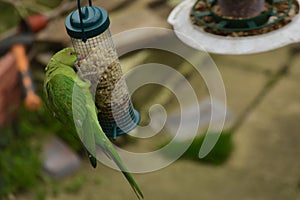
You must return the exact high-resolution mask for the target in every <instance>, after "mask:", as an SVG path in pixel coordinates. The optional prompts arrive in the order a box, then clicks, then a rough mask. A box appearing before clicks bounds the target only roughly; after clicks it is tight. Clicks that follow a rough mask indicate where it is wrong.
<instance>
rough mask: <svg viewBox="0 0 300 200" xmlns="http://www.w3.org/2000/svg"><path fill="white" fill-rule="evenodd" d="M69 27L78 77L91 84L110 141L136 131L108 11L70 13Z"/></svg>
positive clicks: (93, 9)
mask: <svg viewBox="0 0 300 200" xmlns="http://www.w3.org/2000/svg"><path fill="white" fill-rule="evenodd" d="M65 26H66V29H67V33H68V34H69V36H70V37H71V41H72V45H73V47H74V49H75V51H76V52H77V53H78V63H77V65H78V66H77V68H78V75H79V76H80V77H81V78H82V79H84V80H86V81H88V82H90V83H91V88H90V89H91V91H92V93H93V94H95V103H96V106H97V109H98V120H99V123H100V125H101V127H102V129H103V131H104V132H105V133H106V135H107V136H108V137H112V138H114V139H115V138H116V137H117V136H120V135H123V134H126V133H128V132H129V131H131V130H132V129H134V128H135V127H136V126H137V124H138V123H139V121H140V115H139V113H138V112H137V111H136V110H135V109H134V108H133V105H132V102H131V100H130V96H129V93H128V88H127V85H126V82H125V79H124V77H123V73H122V69H121V65H120V62H119V59H118V55H117V52H116V49H115V46H114V43H113V40H112V36H111V32H110V29H109V26H110V20H109V16H108V13H107V11H106V10H105V9H103V8H101V7H98V6H92V2H91V1H89V6H84V7H81V5H80V1H78V9H77V10H75V11H73V12H72V13H70V14H69V15H68V16H67V18H66V20H65Z"/></svg>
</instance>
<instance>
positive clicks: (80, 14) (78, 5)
mask: <svg viewBox="0 0 300 200" xmlns="http://www.w3.org/2000/svg"><path fill="white" fill-rule="evenodd" d="M89 6H92V0H89ZM77 8H78V12H79V20H80V26H81V31H82V35H83V37H82V38H81V39H82V41H83V42H86V41H87V37H86V34H85V32H84V27H83V20H82V13H81V1H80V0H77Z"/></svg>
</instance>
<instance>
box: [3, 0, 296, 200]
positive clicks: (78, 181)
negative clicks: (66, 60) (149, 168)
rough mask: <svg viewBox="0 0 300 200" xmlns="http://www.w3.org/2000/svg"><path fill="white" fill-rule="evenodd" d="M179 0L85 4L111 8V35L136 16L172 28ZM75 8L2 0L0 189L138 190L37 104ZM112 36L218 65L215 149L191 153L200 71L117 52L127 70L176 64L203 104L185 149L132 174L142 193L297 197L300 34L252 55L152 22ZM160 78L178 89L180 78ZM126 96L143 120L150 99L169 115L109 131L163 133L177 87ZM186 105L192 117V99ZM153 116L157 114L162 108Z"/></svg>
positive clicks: (133, 146) (25, 195)
mask: <svg viewBox="0 0 300 200" xmlns="http://www.w3.org/2000/svg"><path fill="white" fill-rule="evenodd" d="M180 2H181V1H179V0H143V1H137V0H110V1H104V0H95V1H93V4H94V5H98V6H101V7H104V8H105V9H106V10H108V12H109V16H110V20H111V27H110V28H111V31H112V34H114V35H115V34H118V33H121V32H123V31H128V30H131V29H133V28H143V27H161V28H168V29H172V27H171V25H169V24H168V22H167V17H168V15H169V14H170V12H171V11H172V9H173V8H174V7H175V6H176V5H178V4H179V3H180ZM83 3H85V2H84V1H83ZM76 8H77V7H76V1H70V0H63V1H60V0H53V1H42V0H0V22H1V23H0V56H1V57H0V59H1V60H0V199H12V200H13V199H17V200H19V199H20V200H29V199H39V200H40V199H41V200H42V199H59V200H65V199H78V200H79V199H105V200H110V199H111V200H117V199H135V198H136V197H135V195H134V193H133V191H132V190H131V188H130V186H129V185H128V183H127V182H126V180H125V179H124V178H123V177H122V174H121V173H120V172H118V171H115V170H113V169H110V168H109V167H107V166H105V165H102V164H101V163H99V164H98V167H97V169H93V168H92V167H91V166H90V165H89V161H88V160H87V157H86V154H85V152H84V151H83V149H82V146H81V145H80V143H79V142H78V141H77V140H75V139H74V138H73V137H72V136H71V134H69V133H68V130H67V129H66V128H65V127H64V126H62V125H61V124H60V123H59V122H58V121H57V120H56V119H55V118H54V117H53V114H52V113H50V112H49V111H48V109H47V108H46V106H45V105H44V99H43V94H42V87H43V81H44V78H45V72H44V68H45V66H46V65H47V63H48V62H49V61H50V58H51V57H52V55H53V54H54V53H55V52H57V51H58V50H60V49H62V48H64V47H66V46H71V41H70V37H69V36H68V35H67V33H66V30H65V26H64V20H65V17H66V15H67V14H68V13H70V12H71V11H72V10H74V9H76ZM38 14H42V15H38ZM118 42H119V43H116V46H117V49H118V50H120V51H121V50H122V48H123V49H126V48H132V47H131V45H132V46H135V45H136V44H135V42H144V43H153V42H157V43H161V42H165V44H166V46H171V47H172V48H183V49H184V48H185V49H186V52H189V54H190V56H191V57H193V56H194V57H195V59H196V60H197V62H198V63H202V64H203V65H205V66H208V67H209V66H212V65H216V66H217V67H218V69H219V71H220V73H221V76H222V78H223V81H224V85H225V89H226V95H227V102H223V103H227V114H226V123H225V128H224V131H223V132H222V134H221V137H220V139H219V140H218V142H217V144H216V146H215V147H214V149H213V150H212V152H211V153H210V154H208V156H206V157H205V158H203V159H199V158H198V152H199V148H200V146H201V144H202V142H203V136H204V133H206V130H207V125H208V122H209V119H210V108H211V105H210V103H209V101H208V98H209V93H208V90H207V87H206V84H205V82H204V80H203V78H202V77H201V76H200V75H199V74H198V73H196V72H195V69H194V68H193V66H192V65H191V63H189V62H187V61H186V60H185V59H184V58H182V57H180V56H178V55H174V54H173V53H171V52H167V51H163V50H157V49H142V50H136V51H133V52H130V53H127V54H124V55H122V56H121V58H120V61H121V65H122V70H123V72H124V73H126V72H128V71H130V70H131V69H133V68H135V67H137V66H139V65H141V64H146V63H160V64H164V65H167V66H169V67H171V68H173V69H175V70H177V71H178V72H180V73H181V74H182V75H183V76H184V77H185V78H186V80H188V81H189V83H190V84H191V86H192V88H193V89H194V91H195V94H196V96H197V99H198V101H199V105H200V111H201V113H200V115H201V118H200V124H199V130H198V132H199V134H198V136H197V137H196V138H195V140H194V141H193V143H192V145H191V146H190V148H189V149H188V150H187V151H186V152H185V154H184V155H183V156H182V157H181V158H180V159H179V160H177V161H175V162H174V163H172V164H171V165H170V166H167V167H165V168H163V169H161V170H158V171H155V172H149V173H142V174H134V177H135V178H136V180H137V182H138V184H139V185H140V187H141V188H142V190H143V192H144V195H145V199H149V200H151V199H156V200H160V199H163V200H166V199H300V159H299V157H300V132H299V130H300V123H299V120H300V93H299V92H298V90H299V89H297V88H299V83H300V79H299V76H300V67H299V65H300V53H299V52H300V51H299V50H300V48H299V44H297V43H295V44H293V45H289V46H286V47H282V48H279V49H275V50H272V51H268V52H265V53H259V54H251V55H238V56H237V55H217V54H209V56H210V57H209V59H208V58H207V57H208V54H205V56H204V57H203V56H202V55H203V53H200V52H199V51H197V50H194V49H192V48H189V47H187V46H185V45H184V44H182V43H181V42H180V41H179V40H178V39H177V38H176V36H175V35H174V34H167V35H160V34H156V33H149V35H144V36H142V37H140V38H137V37H136V36H133V37H132V38H129V39H128V41H118ZM17 44H22V45H21V47H22V48H23V49H24V50H25V52H26V54H25V55H24V56H23V57H21V58H20V60H22V62H23V64H24V65H25V68H24V67H20V64H18V63H16V60H15V54H14V47H16V46H17ZM216 45H217V44H216ZM171 47H170V48H171ZM22 48H21V49H22ZM26 62H28V63H29V65H28V66H27V67H26ZM21 66H22V64H21ZM24 74H25V75H26V74H30V77H31V78H28V77H29V76H25V75H24ZM154 74H155V73H154ZM166 80H168V81H169V82H170V83H171V84H175V85H176V88H179V89H181V90H182V92H184V91H185V88H184V87H181V86H182V85H181V82H180V80H176V79H174V78H172V77H166ZM132 102H133V104H134V106H135V108H136V109H137V110H138V111H139V112H140V114H141V125H147V124H149V122H150V117H149V109H150V108H151V106H153V105H155V104H160V105H162V106H163V107H164V109H165V111H166V113H167V114H168V115H167V116H168V120H167V122H166V124H165V126H164V127H163V128H162V129H161V130H160V131H159V134H157V135H155V137H151V138H147V139H136V138H134V137H131V136H126V137H122V138H120V139H118V140H117V141H115V143H116V144H117V145H118V146H119V147H121V148H124V149H126V150H129V151H132V152H149V151H152V150H157V149H159V148H161V147H162V146H164V145H165V144H167V143H168V142H169V141H170V140H171V139H172V137H173V136H172V132H173V129H176V128H177V126H178V119H179V117H178V116H180V106H179V104H178V101H177V100H176V97H175V96H174V94H173V93H172V92H171V91H170V90H168V89H167V88H165V87H163V86H160V85H156V84H149V85H145V86H143V87H141V88H139V89H138V90H137V91H135V93H134V94H133V95H132ZM220 106H221V107H222V106H223V104H222V103H220ZM185 109H187V110H188V112H190V116H191V120H193V116H194V115H193V110H194V109H193V105H187V107H186V108H185ZM220 109H221V110H222V108H220ZM215 112H216V113H218V110H216V111H215ZM151 120H152V121H151V124H152V125H153V126H154V127H155V126H156V125H157V126H159V123H160V119H159V118H158V119H156V118H155V117H154V118H153V119H151ZM186 132H187V135H188V132H189V128H188V126H187V127H186ZM136 134H138V132H137V133H136ZM178 145H180V142H178Z"/></svg>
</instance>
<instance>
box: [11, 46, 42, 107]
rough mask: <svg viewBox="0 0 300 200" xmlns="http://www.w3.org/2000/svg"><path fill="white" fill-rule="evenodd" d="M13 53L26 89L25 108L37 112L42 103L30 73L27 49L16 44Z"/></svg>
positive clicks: (12, 49)
mask: <svg viewBox="0 0 300 200" xmlns="http://www.w3.org/2000/svg"><path fill="white" fill-rule="evenodd" d="M11 52H12V53H13V55H14V56H15V58H16V66H17V68H18V69H19V71H20V73H21V77H22V83H23V86H24V88H25V108H26V109H27V110H29V111H35V110H37V109H39V108H40V107H41V104H42V101H41V99H40V97H39V96H37V95H36V93H35V92H34V87H33V82H32V79H31V77H30V73H29V61H28V58H27V55H26V48H25V46H24V45H22V44H15V45H14V46H13V47H12V48H11Z"/></svg>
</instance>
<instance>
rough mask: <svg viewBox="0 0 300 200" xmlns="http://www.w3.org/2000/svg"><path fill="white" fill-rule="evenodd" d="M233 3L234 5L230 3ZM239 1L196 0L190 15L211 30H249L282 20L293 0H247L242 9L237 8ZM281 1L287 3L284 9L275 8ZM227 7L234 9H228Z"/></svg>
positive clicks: (197, 22) (196, 21)
mask: <svg viewBox="0 0 300 200" xmlns="http://www.w3.org/2000/svg"><path fill="white" fill-rule="evenodd" d="M233 3H235V4H236V5H230V4H233ZM239 3H241V2H236V1H232V0H229V1H225V0H198V1H197V2H196V3H195V4H194V6H193V8H192V11H191V17H192V18H193V20H194V22H195V23H196V24H200V25H203V26H204V27H207V28H209V29H212V30H220V31H235V32H237V31H251V30H256V29H261V28H264V27H268V26H272V25H274V24H277V23H278V22H280V21H282V20H283V19H284V18H285V17H287V16H288V14H289V12H290V10H291V8H292V5H293V0H266V3H265V1H264V0H254V1H249V0H248V1H246V3H248V4H249V6H247V5H242V6H243V7H244V8H246V9H244V10H241V9H239V7H238V4H239ZM242 3H243V2H242ZM253 3H254V4H255V6H253ZM282 3H285V4H286V5H287V6H286V9H282V10H278V9H276V6H277V5H278V4H282ZM244 4H245V3H244ZM250 5H252V6H251V7H250ZM229 8H234V9H233V10H232V9H231V10H229ZM235 8H236V9H235ZM235 10H236V12H235ZM269 19H271V20H269Z"/></svg>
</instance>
